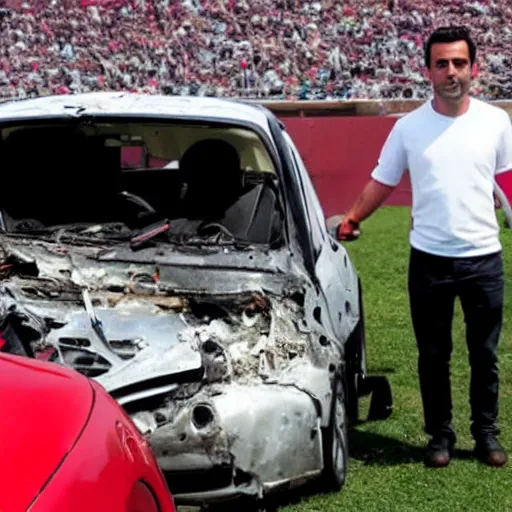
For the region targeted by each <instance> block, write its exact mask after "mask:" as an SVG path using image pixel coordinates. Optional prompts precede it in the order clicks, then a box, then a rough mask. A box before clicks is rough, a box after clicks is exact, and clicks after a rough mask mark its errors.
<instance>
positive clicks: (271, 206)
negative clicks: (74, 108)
mask: <svg viewBox="0 0 512 512" xmlns="http://www.w3.org/2000/svg"><path fill="white" fill-rule="evenodd" d="M0 133H1V140H0V156H1V158H2V162H3V168H4V169H7V170H8V171H7V172H9V173H10V175H11V178H10V179H9V182H10V186H9V187H2V190H0V213H1V219H0V228H1V229H2V230H3V231H4V232H5V233H9V234H13V235H20V234H21V235H23V234H24V235H30V236H36V237H37V236H41V237H44V238H51V239H60V240H66V241H68V242H73V241H75V242H80V241H84V240H94V239H95V240H104V241H107V242H110V241H127V242H131V245H132V247H133V248H136V247H138V246H139V245H142V246H143V245H144V244H145V243H147V242H149V241H150V240H156V239H158V240H161V241H166V242H171V243H192V244H194V243H197V242H198V241H199V242H201V241H202V242H201V243H204V240H207V241H208V243H209V244H215V243H218V244H222V243H232V242H234V241H238V242H246V243H251V244H272V243H275V242H276V241H279V240H280V239H281V235H282V231H283V229H282V222H283V215H282V209H281V206H280V205H281V203H280V197H279V188H278V181H277V177H276V170H275V167H274V164H273V161H272V159H271V157H270V155H269V152H268V151H267V148H266V146H265V144H264V142H263V141H262V140H261V139H260V137H259V136H258V135H257V134H256V133H255V132H253V131H251V130H249V129H246V128H235V127H224V126H218V125H215V126H208V125H206V124H204V123H203V124H201V125H191V124H183V123H182V124H180V123H177V122H172V123H171V122H167V123H163V122H156V121H155V122H148V121H144V122H141V121H132V122H126V121H123V122H113V121H109V122H104V121H103V122H99V121H98V122H92V121H91V120H87V121H76V120H73V122H72V123H70V122H69V121H66V122H65V121H59V122H52V123H46V124H44V125H43V124H40V125H34V124H30V125H26V126H9V127H4V128H3V129H2V130H1V132H0ZM162 222H164V223H168V227H167V228H166V229H163V230H161V231H160V232H159V233H158V234H157V235H154V236H153V235H150V236H149V238H148V237H147V235H146V234H145V233H146V231H147V230H148V229H151V226H153V225H154V224H155V223H162ZM137 237H142V243H141V244H138V242H137V240H140V238H137ZM134 239H135V242H134Z"/></svg>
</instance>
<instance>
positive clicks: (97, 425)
mask: <svg viewBox="0 0 512 512" xmlns="http://www.w3.org/2000/svg"><path fill="white" fill-rule="evenodd" d="M0 454H1V455H0V461H1V464H0V511H1V512H50V511H51V512H70V511H73V512H91V511H92V510H93V511H95V512H103V511H105V512H107V511H108V512H175V510H176V509H175V507H174V503H173V499H172V497H171V495H170V493H169V490H168V487H167V484H166V482H165V480H164V477H163V475H162V473H161V471H160V469H159V467H158V465H157V463H156V460H155V458H154V455H153V452H152V451H151V449H150V448H149V445H148V443H147V441H146V439H145V438H144V437H142V436H141V434H140V433H139V432H138V430H137V429H136V427H135V426H134V424H133V423H132V421H131V420H130V418H129V417H128V416H127V415H126V414H125V412H124V411H123V410H122V409H121V408H120V407H119V405H118V404H117V403H116V402H115V401H114V400H113V399H112V398H111V397H110V396H109V395H108V394H107V393H106V392H105V391H104V390H103V388H102V387H101V386H99V385H98V384H97V383H95V382H94V381H92V380H89V379H87V378H86V377H84V376H82V375H80V374H79V373H78V372H75V371H73V370H69V369H66V368H64V367H61V366H59V365H57V364H54V363H44V362H41V361H36V360H33V359H28V358H26V357H21V356H14V355H7V354H0Z"/></svg>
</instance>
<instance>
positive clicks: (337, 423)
mask: <svg viewBox="0 0 512 512" xmlns="http://www.w3.org/2000/svg"><path fill="white" fill-rule="evenodd" d="M322 441H323V457H324V468H323V471H322V475H321V486H322V488H323V490H325V491H327V492H337V491H340V490H341V489H342V488H343V486H344V484H345V480H346V476H347V466H348V436H347V414H346V407H345V392H344V386H343V383H342V379H341V378H340V377H338V376H337V377H335V382H334V385H333V397H332V404H331V414H330V420H329V425H328V426H327V427H326V428H325V429H324V431H323V439H322Z"/></svg>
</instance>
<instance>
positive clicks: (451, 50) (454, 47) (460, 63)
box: [428, 41, 476, 101]
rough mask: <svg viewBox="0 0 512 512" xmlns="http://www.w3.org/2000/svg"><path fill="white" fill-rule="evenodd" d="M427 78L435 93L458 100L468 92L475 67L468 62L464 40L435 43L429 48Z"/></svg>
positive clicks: (466, 46) (467, 50)
mask: <svg viewBox="0 0 512 512" xmlns="http://www.w3.org/2000/svg"><path fill="white" fill-rule="evenodd" d="M428 72H429V78H430V81H431V82H432V87H433V88H434V91H435V93H436V95H438V96H440V97H441V98H443V99H446V100H451V101H453V100H459V99H461V98H462V97H463V96H465V95H466V94H467V93H468V90H469V86H470V84H471V78H472V77H474V76H475V75H476V67H475V66H474V65H473V66H472V65H471V64H470V60H469V48H468V45H467V43H466V41H456V42H454V43H435V44H433V45H432V47H431V49H430V68H429V70H428Z"/></svg>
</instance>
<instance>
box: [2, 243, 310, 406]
mask: <svg viewBox="0 0 512 512" xmlns="http://www.w3.org/2000/svg"><path fill="white" fill-rule="evenodd" d="M1 248H2V254H1V257H2V262H1V265H0V271H1V272H2V274H3V275H2V276H1V277H2V286H1V287H2V290H1V292H2V297H3V299H2V303H1V304H0V307H1V308H2V311H1V313H2V317H3V318H11V320H12V318H13V317H16V318H17V320H16V321H15V322H14V324H15V325H17V326H18V327H17V328H18V329H23V331H24V335H23V338H24V339H30V340H31V344H30V347H29V349H30V350H31V351H34V352H35V353H36V355H37V356H38V357H40V358H47V359H49V360H52V361H57V362H61V363H64V364H66V365H68V366H71V367H73V368H75V369H77V370H78V371H80V372H82V373H84V374H85V375H87V376H89V377H94V378H96V380H98V381H99V382H100V383H101V384H102V385H103V386H104V387H105V388H106V390H107V391H109V392H110V393H111V394H112V395H113V396H114V397H115V398H116V399H118V401H119V402H120V403H121V404H126V403H128V402H133V401H137V400H140V399H144V398H147V397H148V396H151V395H155V396H156V395H161V394H162V393H168V392H169V391H172V390H173V389H175V388H177V387H178V385H180V384H183V383H188V382H198V381H200V380H201V378H203V377H204V374H205V373H208V371H213V372H215V371H219V372H220V373H226V372H231V373H233V369H232V368H230V369H228V368H227V366H228V365H227V363H226V361H224V363H222V364H220V365H217V368H216V369H212V368H213V367H214V366H215V364H214V365H213V366H212V364H211V363H212V361H214V360H215V361H217V362H218V360H219V358H220V359H222V358H224V359H226V357H225V354H224V355H222V354H223V353H224V352H223V351H224V350H225V349H226V347H229V351H230V357H229V359H230V361H240V362H241V364H242V363H243V364H242V366H243V365H244V364H245V365H246V366H247V365H249V366H251V365H252V367H253V370H254V371H253V375H254V376H257V375H258V373H260V374H261V373H262V372H263V373H265V370H262V368H261V367H262V365H263V366H270V367H271V366H272V365H273V364H277V360H276V359H275V357H276V355H275V354H274V355H273V356H268V357H267V356H265V357H264V358H263V359H262V355H261V354H262V353H264V352H265V346H264V345H265V343H263V342H260V338H262V337H264V336H266V337H267V338H268V331H269V330H270V329H274V330H275V329H276V326H280V327H278V328H277V329H278V332H277V334H276V333H274V332H273V333H272V336H273V339H274V340H276V339H277V344H276V346H275V347H273V348H274V349H276V348H277V347H278V345H279V343H281V345H282V346H281V348H280V349H279V350H280V354H281V357H285V358H286V359H288V358H289V357H290V354H293V355H296V352H297V350H298V347H299V349H300V345H301V343H302V345H304V340H300V343H298V344H296V346H293V343H292V344H291V345H290V346H289V347H288V348H287V349H285V348H284V344H285V343H286V339H287V338H288V339H291V340H294V339H297V326H296V325H295V323H296V319H294V317H293V316H290V318H289V319H287V314H288V310H289V308H292V309H293V308H299V307H300V306H299V305H298V304H297V303H296V301H295V299H293V300H292V299H290V300H289V301H288V302H289V303H288V304H286V305H285V303H283V302H281V301H276V302H275V304H272V303H271V302H272V300H273V299H272V297H283V296H288V297H294V293H295V294H296V293H297V290H300V287H298V284H299V283H298V282H296V283H294V284H293V283H292V282H291V281H290V278H289V277H287V278H286V279H285V278H284V277H282V276H284V275H285V274H281V273H280V272H270V269H271V268H272V266H273V267H274V268H277V266H278V265H277V263H276V262H277V260H273V262H271V257H270V256H269V255H266V256H262V260H263V265H262V266H263V267H265V269H266V270H264V271H260V272H258V271H254V270H250V269H249V268H247V269H245V268H244V266H243V265H241V264H239V265H238V266H237V263H236V262H235V263H233V261H231V266H230V267H228V268H225V267H222V271H220V269H215V266H212V265H210V264H208V265H202V266H201V265H200V264H199V263H197V264H198V267H197V268H193V269H191V268H190V266H189V267H185V266H184V265H183V266H180V265H177V266H175V265H170V264H161V265H158V266H157V265H155V263H154V262H153V261H152V258H153V257H154V256H155V255H154V254H153V253H150V254H149V255H148V253H146V258H144V257H143V256H144V255H143V254H142V251H141V252H139V253H136V257H137V258H138V260H139V263H136V262H135V263H134V262H131V263H130V262H129V261H128V256H129V252H127V251H123V250H112V249H106V250H105V249H101V250H99V249H94V248H90V247H70V246H67V247H66V248H63V247H61V246H58V245H57V244H51V243H46V242H40V241H38V242H36V243H34V242H33V241H31V242H28V241H26V240H23V239H14V240H8V241H6V240H4V243H3V245H2V246H1ZM123 255H124V258H125V260H126V261H123ZM235 256H236V255H231V259H232V260H233V259H236V258H235ZM115 257H116V258H117V259H115ZM244 257H246V256H245V255H244ZM163 258H164V256H162V261H163ZM167 258H169V257H168V256H167ZM178 258H179V255H178ZM265 258H266V260H265ZM204 259H205V257H204V256H202V257H201V260H204ZM254 259H255V258H254V254H253V255H252V260H254ZM148 260H150V262H149V263H148ZM189 260H190V257H188V256H187V261H189ZM282 261H284V259H282ZM256 266H257V264H256ZM288 275H289V274H288ZM299 295H300V294H299ZM271 309H272V310H274V312H275V313H274V317H273V320H271V319H270V310H271ZM287 323H288V324H289V325H287ZM281 330H282V332H281ZM27 333H30V334H29V335H28V336H27ZM304 346H305V345H304ZM279 350H278V352H279ZM251 353H252V355H251ZM230 364H232V363H230ZM246 370H247V368H246V367H244V368H240V375H241V376H243V375H244V374H245V372H246ZM235 373H236V370H235Z"/></svg>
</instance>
